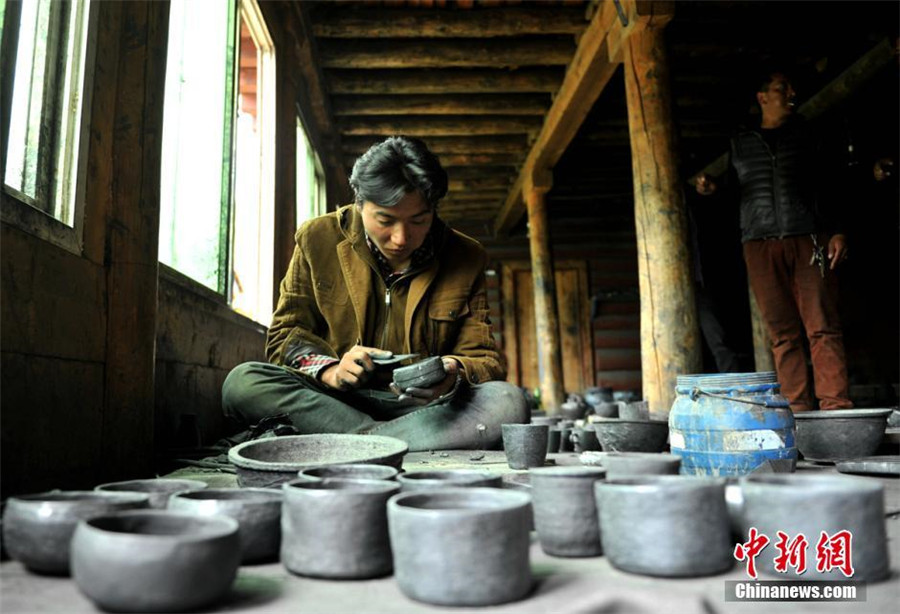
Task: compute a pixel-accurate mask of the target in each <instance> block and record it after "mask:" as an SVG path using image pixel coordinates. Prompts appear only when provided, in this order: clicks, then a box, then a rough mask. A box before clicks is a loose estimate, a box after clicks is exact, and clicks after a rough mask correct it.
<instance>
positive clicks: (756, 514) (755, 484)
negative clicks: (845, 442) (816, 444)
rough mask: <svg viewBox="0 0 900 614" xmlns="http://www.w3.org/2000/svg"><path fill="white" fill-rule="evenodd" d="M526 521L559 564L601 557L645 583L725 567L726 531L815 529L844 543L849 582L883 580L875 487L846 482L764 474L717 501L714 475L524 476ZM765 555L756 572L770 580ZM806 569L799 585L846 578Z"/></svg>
mask: <svg viewBox="0 0 900 614" xmlns="http://www.w3.org/2000/svg"><path fill="white" fill-rule="evenodd" d="M530 474H531V483H532V497H533V508H534V523H535V528H536V530H537V534H538V540H539V542H540V545H541V548H542V549H543V550H544V552H546V553H547V554H550V555H552V556H563V557H581V556H598V555H600V554H601V553H602V554H604V555H605V556H606V557H607V558H608V559H609V561H610V563H611V564H612V565H613V566H614V567H616V568H618V569H621V570H623V571H628V572H631V573H638V574H644V575H650V576H664V577H690V576H706V575H713V574H717V573H722V572H725V571H728V570H729V569H730V568H731V567H732V566H733V565H734V563H735V557H734V542H733V540H732V526H733V525H734V524H736V525H737V526H738V528H739V529H740V532H741V534H742V535H744V536H747V535H748V533H749V531H750V529H751V527H752V528H754V529H755V530H756V531H757V532H758V533H761V534H765V535H767V536H768V537H769V538H770V539H771V540H773V541H774V540H775V539H776V538H777V533H778V532H779V531H781V532H783V533H786V534H788V535H789V536H790V537H791V538H794V537H796V536H798V535H804V536H805V537H806V538H807V539H808V540H809V542H810V543H813V544H814V543H816V540H818V539H819V538H820V535H821V533H822V532H823V531H824V532H825V533H826V534H827V535H829V536H830V535H833V534H836V533H839V532H840V531H844V530H846V531H849V532H850V533H851V534H852V536H853V549H852V558H853V561H852V562H853V568H854V570H855V573H854V575H853V578H852V579H853V580H855V581H861V582H871V581H876V580H881V579H883V578H885V577H887V575H888V574H889V573H890V570H889V562H888V553H887V546H886V543H887V538H886V529H885V524H884V492H883V487H882V486H881V485H880V484H877V483H875V482H870V481H868V480H863V479H859V478H852V477H847V476H822V475H816V476H810V475H769V476H763V475H759V476H750V477H747V478H743V479H742V480H741V481H740V491H741V494H742V501H739V502H738V504H737V505H733V504H731V502H727V501H726V485H727V482H726V480H725V479H722V478H699V477H687V476H634V477H619V478H614V479H610V480H606V479H605V477H606V471H605V470H604V469H602V468H596V467H554V468H540V469H532V470H531V471H530ZM774 558H775V557H774V554H773V555H770V556H768V557H761V558H760V559H759V561H758V563H757V565H758V567H759V568H760V569H761V570H762V571H763V572H765V573H769V574H774V575H776V576H778V577H782V578H797V577H800V576H797V575H796V574H792V570H791V569H788V570H787V572H786V573H777V572H776V571H775V569H774ZM813 567H814V566H813ZM841 574H842V572H841V571H839V570H837V569H834V570H827V571H825V572H821V573H820V572H818V571H816V570H815V569H807V570H806V572H805V573H804V575H803V576H802V579H805V580H841V579H846V578H845V577H844V576H842V575H841Z"/></svg>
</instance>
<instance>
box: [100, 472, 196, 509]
mask: <svg viewBox="0 0 900 614" xmlns="http://www.w3.org/2000/svg"><path fill="white" fill-rule="evenodd" d="M207 486H208V485H207V483H206V482H201V481H200V480H180V479H169V478H152V479H148V480H127V481H125V482H110V483H108V484H100V486H97V487H96V488H95V489H94V490H99V491H103V492H131V493H146V494H147V495H149V497H150V507H152V508H153V509H157V510H164V509H166V506H168V504H169V497H171V496H172V495H173V494H175V493H176V492H182V491H192V490H203V489H205V488H206V487H207Z"/></svg>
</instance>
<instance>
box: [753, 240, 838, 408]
mask: <svg viewBox="0 0 900 614" xmlns="http://www.w3.org/2000/svg"><path fill="white" fill-rule="evenodd" d="M818 241H819V245H821V246H823V249H826V250H827V245H828V241H827V237H824V236H820V237H818ZM812 254H813V240H812V237H810V236H809V235H798V236H793V237H785V238H783V239H759V240H753V241H747V242H746V243H744V261H745V262H746V263H747V275H748V277H749V279H750V287H751V288H752V289H753V294H754V296H755V297H756V302H757V304H758V305H759V310H760V313H761V314H762V318H763V320H764V321H765V323H766V328H767V329H768V332H769V337H770V338H771V341H772V354H773V356H774V358H775V370H776V371H777V373H778V381H779V383H780V384H781V392H782V394H783V395H784V396H785V397H787V399H788V401H790V404H791V409H792V410H793V411H795V412H796V411H807V410H810V409H814V406H813V398H812V390H811V389H810V382H809V375H808V373H807V368H806V352H805V351H804V347H803V335H804V334H805V335H806V337H807V338H808V339H809V350H810V357H811V358H812V365H813V378H814V381H815V392H816V397H817V398H818V399H819V408H820V409H847V408H851V407H853V403H851V402H850V398H849V394H848V393H849V390H848V388H849V384H848V382H847V361H846V357H845V355H844V336H843V333H842V332H841V323H840V317H839V315H838V309H837V278H836V277H835V274H834V271H831V270H829V269H828V264H827V253H826V266H825V276H824V278H823V277H822V274H821V273H820V272H819V267H818V266H817V265H815V264H813V265H810V258H811V256H812Z"/></svg>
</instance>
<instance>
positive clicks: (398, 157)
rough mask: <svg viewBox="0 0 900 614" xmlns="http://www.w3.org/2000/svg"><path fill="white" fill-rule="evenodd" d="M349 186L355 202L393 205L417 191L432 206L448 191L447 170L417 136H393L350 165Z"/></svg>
mask: <svg viewBox="0 0 900 614" xmlns="http://www.w3.org/2000/svg"><path fill="white" fill-rule="evenodd" d="M350 187H352V188H353V194H354V196H355V198H356V204H358V205H362V204H363V203H365V202H366V201H369V202H372V203H375V204H376V205H378V206H380V207H393V206H394V205H396V204H397V203H398V202H399V201H400V199H401V198H403V197H404V196H405V195H406V194H408V193H409V192H413V191H416V192H418V193H419V194H421V195H422V198H423V199H424V200H425V202H426V203H428V206H430V207H431V208H432V209H435V208H437V205H438V201H440V200H441V199H442V198H443V197H444V195H445V194H446V193H447V171H445V170H444V167H443V166H441V163H440V161H439V160H438V159H437V156H435V155H434V154H433V153H431V152H430V151H429V150H428V147H426V145H425V143H423V142H422V141H420V140H419V139H414V138H411V137H407V136H392V137H390V138H388V139H385V140H384V141H382V142H380V143H376V144H375V145H372V146H371V147H370V148H369V150H368V151H366V153H364V154H363V155H361V156H360V157H359V159H357V161H356V163H355V164H354V165H353V172H352V173H351V174H350Z"/></svg>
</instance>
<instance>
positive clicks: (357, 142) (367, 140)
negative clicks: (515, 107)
mask: <svg viewBox="0 0 900 614" xmlns="http://www.w3.org/2000/svg"><path fill="white" fill-rule="evenodd" d="M376 141H378V139H377V138H375V137H359V136H358V137H347V138H345V139H343V141H342V144H343V147H344V152H345V153H351V154H354V153H363V152H364V151H366V150H367V149H368V148H369V147H371V146H372V145H373V144H374V143H375V142H376ZM426 142H427V144H428V149H430V150H431V151H433V152H434V153H436V154H438V155H440V154H445V153H452V154H473V153H475V154H482V153H485V154H492V153H498V154H502V153H512V154H520V155H522V154H524V153H525V152H526V151H527V150H528V144H527V139H526V138H525V137H524V136H514V135H497V136H438V137H432V138H429V139H428V140H427V141H426Z"/></svg>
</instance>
